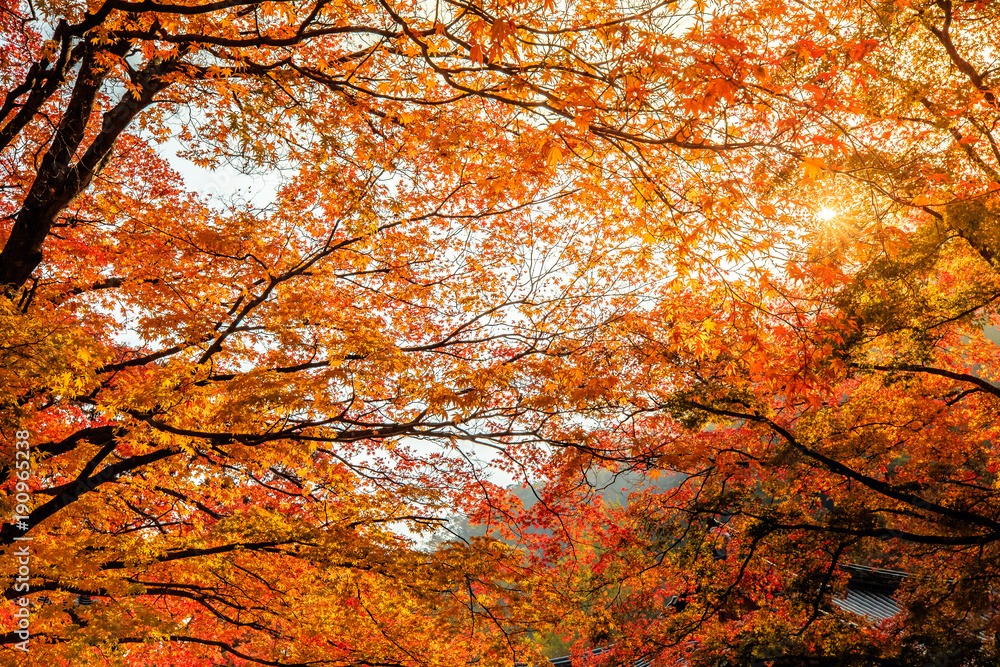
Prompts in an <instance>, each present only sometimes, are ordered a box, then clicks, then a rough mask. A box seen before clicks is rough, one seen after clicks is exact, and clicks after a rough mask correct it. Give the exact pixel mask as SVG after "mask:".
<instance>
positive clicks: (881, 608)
mask: <svg viewBox="0 0 1000 667" xmlns="http://www.w3.org/2000/svg"><path fill="white" fill-rule="evenodd" d="M833 604H835V605H837V606H838V607H840V608H841V609H843V610H844V611H849V612H851V613H853V614H857V615H858V616H864V617H865V618H868V619H869V620H872V621H875V622H878V621H884V620H886V619H887V618H892V617H893V616H895V615H896V614H898V613H899V612H901V611H902V609H900V607H899V605H898V604H896V601H895V600H893V599H892V598H891V597H889V596H888V595H886V594H885V593H879V592H877V591H870V590H864V589H858V588H848V589H847V595H846V597H842V598H833Z"/></svg>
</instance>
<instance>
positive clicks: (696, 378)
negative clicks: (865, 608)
mask: <svg viewBox="0 0 1000 667" xmlns="http://www.w3.org/2000/svg"><path fill="white" fill-rule="evenodd" d="M757 7H758V8H760V9H761V11H768V12H771V11H773V12H774V13H773V15H774V16H779V15H780V16H782V19H781V20H780V21H777V22H774V21H772V22H770V23H765V22H764V21H762V20H760V17H759V16H756V15H755V14H754V9H752V8H747V7H739V8H733V7H732V6H729V7H728V8H726V9H724V10H723V9H720V10H719V11H718V13H716V14H714V15H713V16H712V18H711V20H709V21H706V23H705V24H704V26H702V27H699V30H700V31H701V32H700V35H701V36H702V37H704V38H705V39H706V41H708V42H709V43H711V44H712V45H713V47H719V48H715V50H713V52H712V56H713V64H714V65H715V66H716V67H717V68H718V70H719V71H720V72H725V75H726V80H727V82H728V85H729V88H728V91H729V93H728V95H729V97H730V98H731V100H732V101H733V102H735V103H734V104H731V105H726V108H725V109H723V110H722V111H721V112H720V113H719V115H718V116H716V117H717V118H719V117H722V118H723V119H729V118H730V117H734V118H735V119H737V120H739V119H743V118H747V117H749V118H752V119H753V123H754V124H755V126H756V125H757V124H759V125H761V126H763V127H766V128H772V129H773V128H775V127H784V128H785V134H784V135H783V136H782V137H780V140H779V141H769V142H768V145H767V146H766V150H761V151H759V152H757V157H758V159H759V160H760V163H761V165H763V169H764V171H763V172H762V173H764V174H766V175H770V176H771V178H770V180H769V181H766V182H765V181H762V182H760V186H761V187H760V189H759V191H758V193H757V194H755V195H754V196H751V197H749V198H748V199H747V200H744V201H740V204H741V207H739V208H737V211H738V213H736V214H735V215H737V216H738V217H742V218H743V219H744V220H752V219H753V215H754V214H753V212H754V211H761V210H762V209H763V210H765V211H767V212H768V214H769V215H771V216H773V217H774V218H776V219H778V220H781V221H782V223H783V225H782V227H781V229H782V230H783V232H784V233H785V234H786V239H785V240H783V241H780V242H775V243H772V244H771V245H769V246H768V247H767V248H762V249H757V250H756V251H751V252H747V253H744V254H738V253H734V254H733V255H730V256H728V257H721V258H720V259H719V261H717V262H715V267H716V272H715V273H714V276H713V275H712V274H709V277H710V278H711V277H714V278H715V279H714V280H713V281H711V282H709V281H703V282H702V284H700V285H693V286H692V287H691V290H690V292H689V293H688V294H686V295H685V299H684V300H680V299H678V298H677V297H676V295H674V296H671V295H665V296H664V298H662V299H661V300H660V304H661V307H660V308H659V309H657V310H656V311H655V313H656V317H653V318H643V319H642V320H641V321H638V322H637V323H636V325H635V326H634V327H633V328H632V329H631V330H628V331H626V332H623V334H622V337H623V338H624V339H625V340H630V341H631V343H632V345H633V349H634V350H635V354H636V356H637V357H638V358H642V359H645V363H643V364H641V365H639V366H638V367H637V369H636V372H635V375H633V376H631V377H632V380H631V381H630V382H627V383H626V384H629V385H631V386H633V387H641V391H637V392H636V393H635V394H634V395H633V397H632V400H633V402H634V405H635V408H636V410H635V414H636V418H635V419H633V420H631V421H629V422H626V423H625V424H623V425H621V426H619V427H618V428H617V429H615V430H609V431H608V437H607V440H606V442H608V443H609V446H608V447H609V448H608V450H607V451H606V452H605V456H607V457H608V458H615V453H616V452H617V458H618V459H619V460H620V461H621V462H622V464H624V465H632V466H639V467H641V466H643V465H645V466H649V467H660V468H667V469H672V470H679V471H682V472H684V473H685V474H686V475H688V477H687V479H686V481H685V483H684V484H682V485H681V486H680V487H678V489H677V490H676V491H674V492H671V493H667V494H664V493H662V492H661V491H659V490H653V491H644V492H637V493H635V494H634V497H633V499H632V502H631V504H630V506H629V507H628V508H623V509H618V510H616V511H615V512H614V513H611V514H609V519H608V523H609V524H611V525H614V526H616V529H614V530H607V531H605V533H603V534H602V532H601V531H598V532H594V531H587V530H584V531H581V533H580V539H581V540H585V541H592V542H594V543H597V544H602V545H604V546H603V549H599V550H598V552H599V554H598V555H595V556H594V557H593V566H592V568H593V570H594V571H595V572H597V573H598V574H596V575H592V576H591V577H590V578H589V579H588V580H587V581H586V584H585V586H581V589H583V588H586V590H589V591H599V594H594V595H595V600H597V601H598V603H599V604H601V605H602V606H603V608H604V609H605V610H606V613H605V614H604V615H601V614H594V613H593V611H592V610H590V609H588V610H587V613H586V618H581V619H580V624H581V625H582V626H584V627H586V626H588V625H589V627H591V628H592V629H591V636H592V637H594V636H596V637H602V636H606V631H605V629H604V628H606V626H607V624H608V623H609V620H608V618H610V619H611V621H610V622H611V623H612V624H613V625H614V626H615V628H616V631H615V634H616V635H617V641H618V644H617V646H618V651H619V658H618V659H619V660H621V659H624V658H625V657H626V656H631V655H636V654H640V655H647V656H656V655H660V656H670V657H672V658H674V659H678V660H682V661H685V662H688V663H691V664H727V663H728V664H747V663H754V664H775V665H778V664H781V665H803V664H814V665H827V664H829V665H834V664H836V665H841V664H851V665H854V664H857V665H937V664H956V665H957V664H962V665H972V664H976V665H978V664H995V660H996V646H995V634H996V629H997V627H996V623H997V618H996V595H997V579H996V567H997V557H998V553H997V539H998V533H997V527H998V524H997V518H998V516H1000V507H998V505H997V491H996V489H997V475H996V473H997V462H996V449H995V443H996V437H997V432H996V428H997V425H996V406H997V399H998V398H1000V388H998V387H1000V384H998V381H1000V378H998V377H997V370H998V368H1000V359H998V357H997V353H998V347H997V342H996V338H995V335H994V337H993V338H990V337H989V334H990V331H991V329H990V327H991V326H995V324H996V322H997V311H996V305H995V304H996V301H997V298H998V295H1000V291H998V287H1000V284H998V275H997V268H998V265H997V260H996V248H997V240H998V238H1000V237H998V236H997V233H998V231H1000V228H998V227H997V216H996V203H995V197H996V194H995V193H996V190H997V187H998V183H1000V179H998V178H997V173H998V172H997V166H998V160H1000V152H998V150H997V145H998V144H997V140H996V137H995V134H994V132H995V127H996V122H997V100H996V96H995V95H996V93H995V68H994V64H995V61H994V56H993V55H992V52H991V51H990V47H988V46H986V45H988V44H992V43H994V42H995V39H996V34H995V31H996V25H997V22H996V16H995V7H993V6H991V5H988V4H984V3H961V4H960V3H952V2H948V1H941V2H930V3H883V4H877V5H853V4H849V3H817V4H814V5H806V4H802V5H799V6H792V5H787V4H784V3H773V4H766V5H764V6H763V7H762V6H760V5H758V6H757ZM778 9H780V12H779V11H775V10H778ZM803 34H805V36H803ZM727 44H728V45H730V46H731V48H726V47H727ZM737 59H738V60H739V62H742V63H743V67H742V68H739V69H738V68H736V67H731V68H729V69H726V65H730V66H731V65H732V64H733V63H734V61H737ZM744 105H745V106H744ZM747 107H749V108H747ZM638 150H639V151H640V152H641V151H642V150H643V149H642V148H641V147H640V148H639V149H638ZM734 163H735V162H734V161H732V160H730V161H728V162H726V161H722V162H721V163H720V165H730V166H731V165H733V164H734ZM705 196H706V197H711V198H712V199H714V200H716V201H717V200H718V197H719V194H718V192H710V193H709V194H707V195H705ZM727 198H728V195H727ZM725 205H726V210H727V213H729V214H731V215H733V213H731V212H730V211H731V209H730V208H729V201H726V202H725ZM679 323H681V327H679ZM682 327H683V328H682ZM679 328H680V331H678V329H679ZM992 331H994V332H995V329H993V330H992ZM643 457H645V458H646V461H645V462H643V461H642V458H643ZM845 566H854V567H855V568H857V567H858V566H866V567H883V568H890V569H893V570H896V571H897V572H902V573H904V574H905V575H906V576H905V578H904V579H903V580H902V584H901V587H900V589H899V590H898V591H897V593H896V599H897V601H898V602H899V604H900V606H901V607H902V612H901V613H900V614H899V615H898V616H897V617H895V618H893V619H890V620H889V621H886V622H882V623H874V622H871V621H870V620H869V621H866V620H865V619H861V618H859V617H857V616H852V615H847V614H845V613H844V612H841V611H839V610H838V609H837V607H836V606H834V605H832V604H830V599H831V597H832V596H836V595H838V594H840V595H843V594H844V592H845V590H846V587H847V585H848V583H849V579H850V572H851V570H850V569H849V568H848V567H845ZM678 600H680V601H681V603H680V604H678ZM661 659H664V658H661ZM665 659H667V660H669V658H665Z"/></svg>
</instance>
